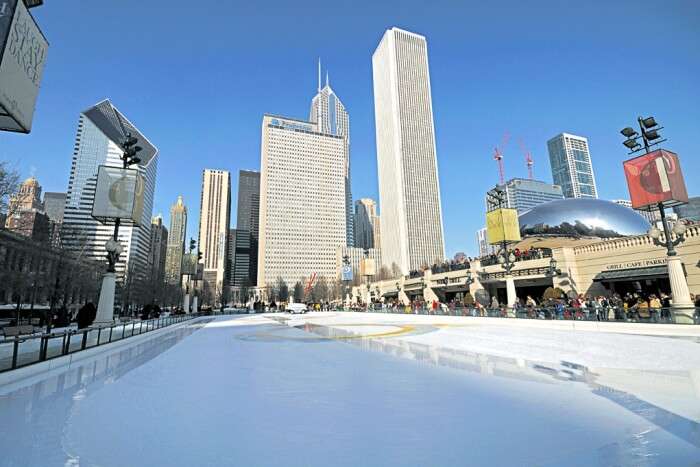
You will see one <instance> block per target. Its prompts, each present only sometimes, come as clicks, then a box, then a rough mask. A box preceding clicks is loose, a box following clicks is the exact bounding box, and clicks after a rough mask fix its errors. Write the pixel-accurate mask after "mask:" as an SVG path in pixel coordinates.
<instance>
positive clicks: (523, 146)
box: [519, 140, 535, 180]
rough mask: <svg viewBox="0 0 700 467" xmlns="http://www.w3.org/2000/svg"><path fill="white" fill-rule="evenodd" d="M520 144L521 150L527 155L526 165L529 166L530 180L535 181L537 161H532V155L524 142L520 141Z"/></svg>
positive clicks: (528, 174)
mask: <svg viewBox="0 0 700 467" xmlns="http://www.w3.org/2000/svg"><path fill="white" fill-rule="evenodd" d="M519 143H520V149H522V151H523V154H525V164H526V165H527V176H528V178H529V179H530V180H534V179H535V175H534V172H533V166H534V165H535V161H534V160H532V154H531V153H530V151H528V150H527V148H526V147H525V143H523V140H520V141H519Z"/></svg>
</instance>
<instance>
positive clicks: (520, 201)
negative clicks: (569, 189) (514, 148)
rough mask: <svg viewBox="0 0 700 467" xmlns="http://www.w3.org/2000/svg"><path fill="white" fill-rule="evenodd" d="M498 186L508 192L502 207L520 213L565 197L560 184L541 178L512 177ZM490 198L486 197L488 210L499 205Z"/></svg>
mask: <svg viewBox="0 0 700 467" xmlns="http://www.w3.org/2000/svg"><path fill="white" fill-rule="evenodd" d="M498 186H499V188H501V189H503V190H505V192H506V205H505V206H502V207H504V208H511V209H515V210H517V211H518V214H522V213H524V212H525V211H529V210H530V209H532V208H534V207H535V206H537V205H540V204H542V203H546V202H548V201H554V200H555V199H562V198H563V197H564V195H563V194H562V190H561V187H560V186H558V185H552V184H550V183H545V182H541V181H539V180H530V179H524V178H512V179H510V180H508V181H507V182H506V183H505V184H503V185H498ZM490 199H491V198H490V197H489V196H487V197H486V211H492V210H493V209H495V208H496V207H497V206H495V205H494V204H493V203H492V202H491V201H490Z"/></svg>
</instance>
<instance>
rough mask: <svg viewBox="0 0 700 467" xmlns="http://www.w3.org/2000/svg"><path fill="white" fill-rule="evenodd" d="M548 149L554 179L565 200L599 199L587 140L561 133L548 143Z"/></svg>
mask: <svg viewBox="0 0 700 467" xmlns="http://www.w3.org/2000/svg"><path fill="white" fill-rule="evenodd" d="M547 149H548V150H549V164H550V165H551V167H552V179H553V180H554V184H555V185H559V186H560V187H561V188H562V191H563V193H564V197H565V198H597V197H598V190H597V189H596V185H595V176H594V175H593V165H592V164H591V154H590V152H589V150H588V140H587V139H586V138H584V137H583V136H576V135H570V134H568V133H561V134H560V135H557V136H555V137H554V138H552V139H550V140H549V141H547Z"/></svg>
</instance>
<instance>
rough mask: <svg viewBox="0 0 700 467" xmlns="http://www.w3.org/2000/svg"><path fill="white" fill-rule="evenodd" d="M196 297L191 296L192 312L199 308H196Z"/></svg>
mask: <svg viewBox="0 0 700 467" xmlns="http://www.w3.org/2000/svg"><path fill="white" fill-rule="evenodd" d="M197 298H199V297H197V296H196V295H195V296H194V297H192V313H197V312H198V311H199V310H198V309H197Z"/></svg>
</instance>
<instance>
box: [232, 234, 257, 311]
mask: <svg viewBox="0 0 700 467" xmlns="http://www.w3.org/2000/svg"><path fill="white" fill-rule="evenodd" d="M252 238H253V237H252V236H251V235H250V232H248V231H247V230H239V229H229V235H228V259H227V260H228V265H229V266H228V277H229V285H230V286H231V287H232V288H233V289H232V292H233V298H234V300H236V299H241V295H240V292H241V291H242V290H244V289H247V288H248V287H250V286H252V285H255V281H256V280H257V278H255V279H251V278H250V269H249V268H250V258H251V256H252V255H253V252H252V249H253V247H252V245H251V240H252ZM255 256H256V257H257V252H255ZM245 298H247V297H245ZM241 301H245V300H241Z"/></svg>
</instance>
